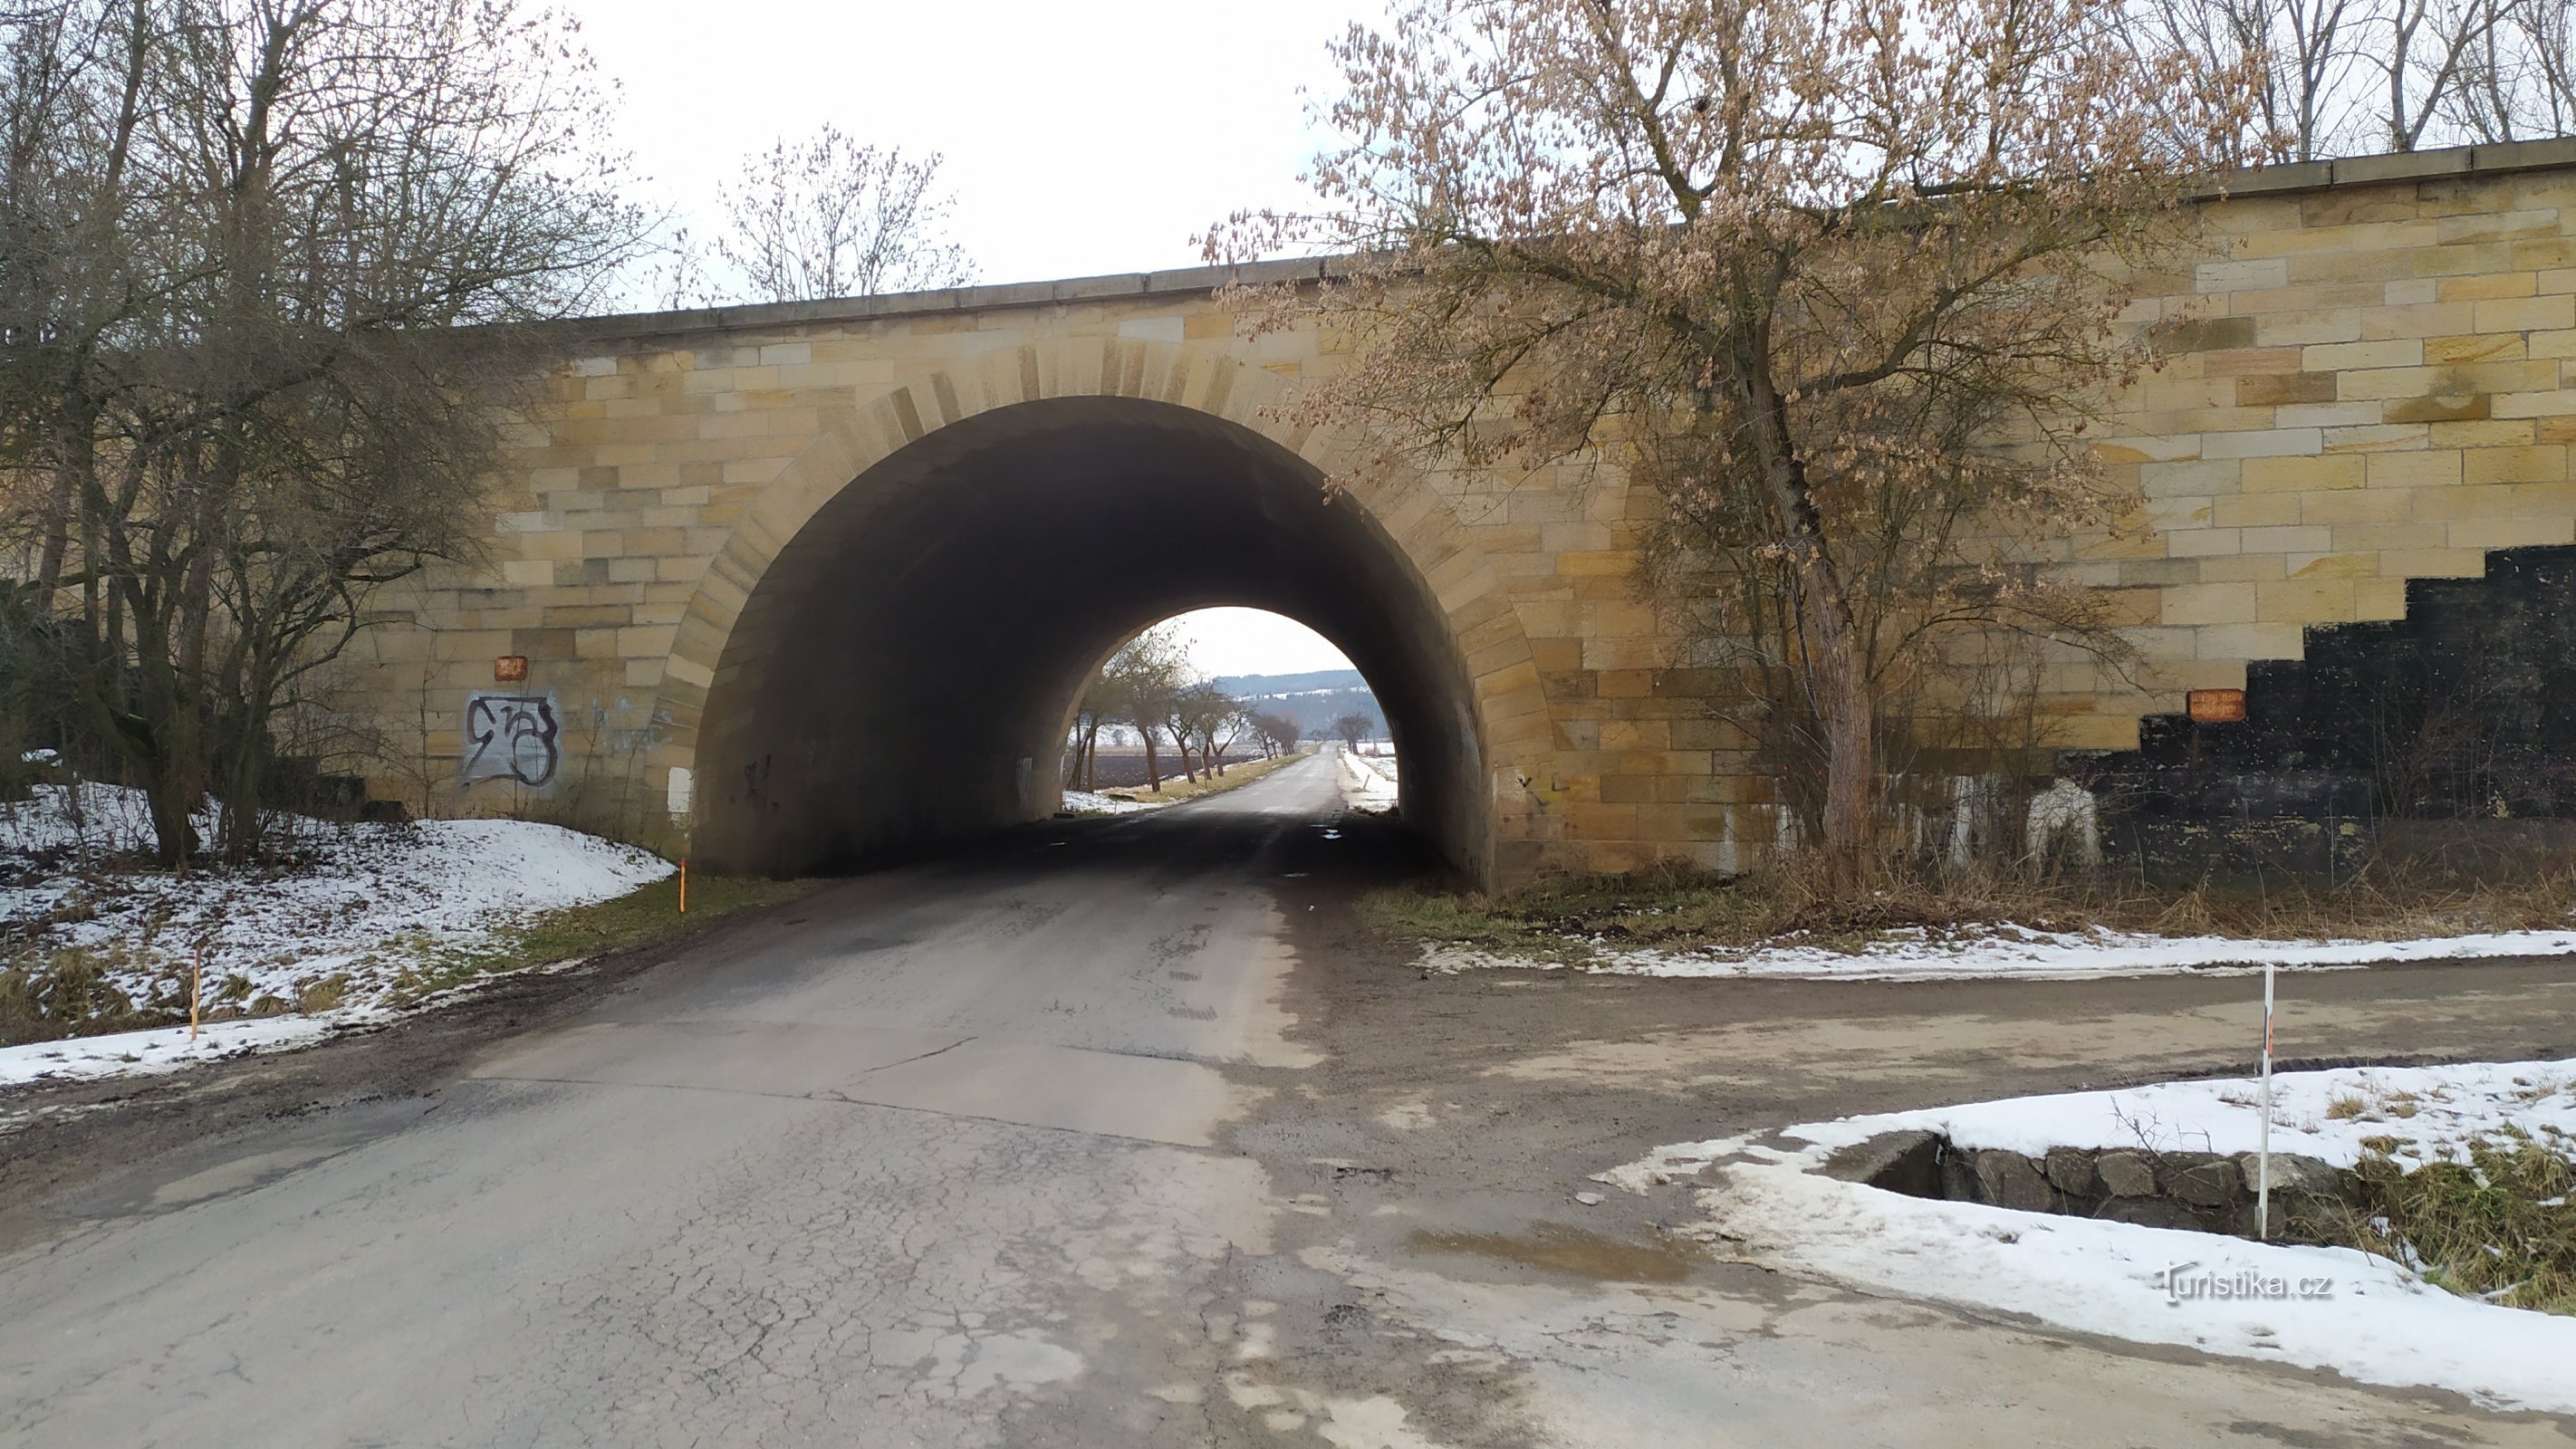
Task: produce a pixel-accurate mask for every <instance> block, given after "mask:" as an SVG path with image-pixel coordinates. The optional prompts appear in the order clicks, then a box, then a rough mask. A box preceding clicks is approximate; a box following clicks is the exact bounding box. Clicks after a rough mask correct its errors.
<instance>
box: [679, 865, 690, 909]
mask: <svg viewBox="0 0 2576 1449" xmlns="http://www.w3.org/2000/svg"><path fill="white" fill-rule="evenodd" d="M688 913H689V858H688V857H687V856H685V855H684V856H681V857H680V914H681V915H684V916H685V915H687V914H688Z"/></svg>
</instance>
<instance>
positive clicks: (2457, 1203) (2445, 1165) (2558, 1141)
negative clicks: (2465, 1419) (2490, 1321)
mask: <svg viewBox="0 0 2576 1449" xmlns="http://www.w3.org/2000/svg"><path fill="white" fill-rule="evenodd" d="M2354 1175H2355V1176H2356V1177H2357V1178H2358V1180H2359V1184H2360V1185H2359V1193H2358V1201H2357V1203H2356V1204H2355V1206H2354V1207H2353V1209H2352V1210H2351V1212H2350V1213H2349V1214H2348V1215H2346V1216H2345V1217H2343V1218H2342V1219H2341V1220H2340V1221H2338V1222H2335V1223H2332V1224H2325V1225H2321V1226H2322V1227H2324V1229H2325V1236H2327V1237H2328V1238H2329V1240H2331V1241H2334V1242H2337V1243H2341V1244H2344V1245H2347V1246H2350V1247H2355V1248H2360V1249H2362V1250H2364V1251H2365V1252H2371V1253H2377V1254H2380V1255H2381V1256H2383V1257H2388V1258H2394V1259H2396V1260H2397V1261H2398V1262H2401V1263H2404V1264H2406V1265H2407V1266H2408V1267H2410V1268H2413V1269H2415V1270H2416V1271H2417V1272H2419V1273H2421V1274H2422V1275H2423V1276H2424V1278H2425V1279H2426V1280H2427V1281H2429V1282H2432V1283H2435V1284H2437V1285H2439V1286H2441V1287H2443V1288H2447V1289H2449V1290H2451V1291H2452V1292H2454V1293H2458V1294H2462V1295H2464V1296H2467V1297H2472V1298H2483V1299H2485V1300H2487V1301H2488V1302H2491V1303H2501V1304H2504V1305H2505V1306H2507V1307H2510V1308H2532V1309H2538V1310H2539V1311H2541V1312H2544V1313H2568V1314H2576V1210H2571V1209H2570V1208H2569V1206H2568V1197H2569V1194H2570V1193H2571V1192H2576V1142H2571V1141H2569V1140H2568V1139H2566V1138H2564V1137H2560V1136H2554V1135H2552V1136H2548V1137H2545V1138H2543V1137H2533V1136H2531V1135H2529V1134H2527V1133H2524V1132H2521V1131H2519V1130H2516V1129H2514V1128H2511V1127H2508V1128H2506V1129H2505V1131H2504V1133H2503V1134H2502V1135H2500V1136H2498V1137H2493V1138H2489V1139H2487V1140H2485V1141H2481V1142H2473V1143H2471V1144H2469V1146H2468V1148H2467V1151H2466V1152H2465V1154H2463V1155H2462V1156H2460V1157H2457V1158H2454V1159H2453V1160H2450V1161H2446V1162H2428V1163H2425V1164H2423V1165H2422V1166H2419V1167H2414V1168H2412V1169H2411V1170H2410V1169H2409V1168H2408V1166H2407V1165H2406V1164H2404V1163H2401V1162H2399V1161H2397V1160H2396V1159H2395V1158H2393V1157H2391V1156H2389V1155H2388V1154H2387V1153H2386V1152H2380V1151H2373V1152H2366V1153H2364V1154H2363V1156H2362V1159H2361V1162H2360V1164H2359V1165H2358V1167H2357V1168H2356V1169H2355V1174H2354Z"/></svg>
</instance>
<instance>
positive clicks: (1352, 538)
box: [693, 397, 1490, 875]
mask: <svg viewBox="0 0 2576 1449" xmlns="http://www.w3.org/2000/svg"><path fill="white" fill-rule="evenodd" d="M1216 605H1241V606H1246V607H1251V608H1260V609H1268V610H1271V611H1273V612H1276V613H1279V614H1283V615H1286V616H1288V617H1290V618H1293V619H1296V620H1298V621H1299V622H1301V623H1304V624H1306V625H1307V626H1309V627H1311V628H1313V629H1315V630H1316V631H1317V632H1318V633H1321V634H1322V635H1324V636H1325V637H1326V638H1327V639H1329V640H1331V641H1332V642H1333V643H1334V644H1335V645H1336V646H1337V647H1339V648H1340V649H1341V650H1342V651H1343V653H1344V654H1346V655H1347V656H1349V658H1350V660H1351V662H1352V664H1353V665H1354V666H1355V667H1357V668H1358V669H1359V670H1360V672H1361V673H1362V674H1363V675H1364V676H1365V677H1366V678H1367V679H1368V681H1369V682H1370V684H1371V686H1372V687H1373V688H1374V689H1375V690H1376V692H1377V697H1378V702H1379V704H1380V706H1381V707H1382V708H1383V709H1384V711H1385V714H1386V718H1387V724H1388V727H1389V730H1390V732H1391V733H1392V734H1393V735H1394V738H1395V740H1396V747H1397V749H1398V751H1399V752H1400V753H1401V755H1402V757H1403V762H1404V770H1403V779H1402V782H1401V786H1400V788H1401V790H1402V799H1403V810H1404V815H1405V818H1406V819H1407V820H1408V821H1410V822H1413V823H1414V824H1415V825H1416V826H1417V828H1419V829H1421V830H1422V831H1423V832H1424V833H1425V835H1427V836H1428V837H1429V839H1430V840H1431V842H1432V844H1433V845H1434V846H1435V847H1437V848H1438V849H1439V850H1440V851H1441V853H1442V854H1443V855H1444V856H1446V857H1447V858H1448V860H1449V861H1450V862H1451V863H1452V864H1454V865H1456V866H1457V867H1459V868H1460V869H1462V870H1465V871H1467V872H1468V873H1470V874H1471V875H1472V874H1480V873H1481V872H1482V871H1483V869H1484V867H1485V865H1486V863H1487V859H1488V855H1489V851H1490V842H1489V841H1488V839H1487V830H1488V825H1487V819H1486V814H1485V811H1484V809H1483V801H1482V798H1481V795H1482V788H1481V787H1482V780H1483V777H1484V769H1483V764H1482V753H1483V752H1482V749H1481V746H1480V742H1479V738H1478V729H1477V715H1476V709H1475V704H1474V694H1473V689H1472V686H1471V684H1470V682H1469V678H1468V674H1467V669H1466V664H1465V661H1464V659H1463V658H1462V657H1461V655H1460V652H1459V650H1458V647H1457V644H1456V642H1455V640H1454V639H1453V638H1452V636H1451V634H1450V631H1449V627H1448V624H1447V620H1446V616H1445V615H1444V613H1443V611H1442V610H1441V609H1440V607H1439V605H1438V604H1437V602H1436V601H1435V600H1434V599H1433V597H1432V594H1431V591H1430V588H1429V586H1428V585H1427V584H1426V583H1425V582H1424V580H1423V578H1422V576H1421V574H1420V572H1419V571H1418V570H1417V569H1416V568H1415V567H1414V566H1413V564H1412V562H1411V561H1410V560H1409V559H1408V558H1407V557H1406V556H1405V554H1404V551H1403V550H1402V548H1401V547H1399V546H1398V545H1397V543H1396V542H1395V540H1393V539H1392V538H1390V537H1389V536H1388V535H1387V533H1386V531H1385V530H1384V529H1383V528H1381V527H1380V526H1379V525H1378V523H1377V522H1376V520H1375V519H1373V518H1371V517H1370V516H1369V515H1368V513H1367V511H1366V510H1365V509H1363V508H1362V507H1360V506H1359V505H1358V504H1357V503H1356V502H1355V501H1354V500H1352V499H1351V498H1349V497H1348V496H1338V497H1328V496H1327V495H1326V493H1325V491H1324V487H1323V479H1322V476H1321V475H1320V474H1319V473H1318V472H1317V470H1316V469H1315V468H1314V466H1313V465H1312V464H1310V463H1308V462H1306V461H1305V460H1304V459H1301V458H1299V457H1297V456H1295V455H1293V454H1291V453H1289V452H1288V451H1287V450H1286V449H1284V448H1282V447H1280V446H1279V445H1278V444H1277V443H1275V442H1272V441H1271V440H1269V439H1267V438H1264V437H1262V436H1261V435H1260V434H1258V433H1255V432H1253V431H1251V430H1249V429H1247V428H1244V427H1242V426H1240V425H1238V424H1235V423H1231V422H1228V421H1225V420H1224V419H1221V418H1217V417H1214V416H1211V415H1209V414H1206V413H1203V412H1199V411H1197V410H1195V409H1191V408H1186V407H1181V406H1177V405H1174V404H1169V403H1160V402H1151V401H1145V400H1141V399H1135V398H1122V397H1103V398H1059V399H1049V400H1044V401H1038V402H1027V403H1019V404H1014V405H1011V406H1008V407H1003V408H997V409H993V410H991V411H988V412H984V413H979V414H976V415H975V416H972V417H969V418H966V419H963V420H961V421H958V422H955V423H951V424H949V425H948V426H946V427H942V428H940V429H937V430H936V431H933V432H931V433H929V434H926V435H924V436H923V437H921V438H919V439H917V440H915V441H914V442H912V443H910V444H908V445H907V446H905V447H903V448H901V449H899V450H897V451H896V452H894V453H893V454H891V455H889V456H887V457H886V458H884V459H882V460H881V461H879V462H878V463H876V464H875V465H874V466H872V467H870V468H868V469H867V470H865V471H864V472H863V473H861V474H860V475H859V476H858V477H857V478H856V479H855V480H853V481H852V482H851V483H850V484H849V485H848V486H846V487H844V488H842V489H841V490H840V491H839V492H838V493H837V494H835V495H834V496H833V497H832V498H831V499H830V500H829V501H827V502H826V503H824V504H823V505H822V507H821V508H819V509H818V510H817V511H816V512H815V514H814V515H813V517H812V518H811V519H809V520H808V521H807V522H806V523H805V525H804V526H803V527H802V528H801V529H799V530H798V531H797V533H796V535H795V536H794V537H793V538H792V539H790V540H789V541H788V542H787V543H786V544H785V546H783V547H782V548H781V549H780V551H779V553H778V555H777V557H776V558H775V559H774V560H773V561H772V562H771V564H770V566H769V567H768V569H767V570H766V571H764V572H763V574H762V576H761V578H760V579H759V581H758V582H757V583H756V584H755V585H754V586H753V588H752V591H751V597H750V599H749V600H748V601H747V602H746V603H745V605H744V607H743V610H742V613H741V615H740V617H739V619H738V620H737V621H736V623H735V626H734V629H733V631H732V633H731V635H730V636H729V637H728V639H727V641H726V644H725V648H724V652H723V654H722V656H721V658H720V660H719V662H718V666H717V670H716V678H715V683H714V685H713V687H712V688H711V689H710V691H709V693H708V698H707V708H706V714H705V718H704V723H703V725H702V728H701V730H700V734H699V740H698V750H697V760H698V774H697V781H698V785H697V788H698V803H697V809H698V812H699V814H698V821H697V830H696V838H695V843H694V846H693V850H694V853H695V854H696V855H697V857H698V859H699V860H700V862H701V863H702V864H703V865H705V866H706V867H707V868H710V869H716V870H725V871H738V872H745V873H760V874H769V875H789V874H804V873H825V872H836V871H848V870H855V869H862V868H865V867H867V866H870V865H875V864H881V863H885V862H889V861H893V860H899V859H903V858H906V857H910V856H916V855H919V854H922V853H925V852H928V851H931V850H935V849H937V848H940V847H942V846H946V845H951V844H955V843H958V842H961V841H964V840H968V839H971V838H973V837H975V836H978V835H981V834H985V833H988V832H990V831H993V830H995V829H999V828H1002V827H1005V826H1008V825H1013V824H1018V823H1021V822H1024V821H1028V820H1032V819H1038V818H1042V817H1044V816H1045V815H1046V814H1048V813H1049V812H1051V811H1052V810H1054V809H1055V808H1056V806H1057V804H1058V803H1059V800H1060V795H1059V791H1058V783H1059V782H1058V778H1057V767H1058V759H1059V755H1060V752H1061V749H1062V742H1063V736H1064V728H1065V724H1066V720H1067V718H1068V715H1069V712H1070V710H1071V708H1072V705H1073V703H1074V701H1075V699H1076V697H1077V695H1078V694H1079V692H1080V690H1081V687H1082V685H1083V682H1084V681H1085V680H1086V679H1087V678H1088V677H1089V675H1090V673H1091V671H1092V670H1094V669H1095V668H1097V667H1098V665H1099V663H1100V661H1101V660H1102V659H1104V658H1106V657H1107V656H1108V655H1109V654H1110V653H1111V652H1112V651H1113V650H1114V649H1115V648H1116V647H1117V646H1118V645H1119V644H1120V643H1121V642H1123V641H1124V640H1126V639H1127V638H1129V637H1131V636H1132V635H1134V634H1135V633H1136V632H1137V631H1138V630H1140V629H1142V628H1144V627H1146V626H1148V625H1151V624H1153V623H1155V622H1157V621H1158V620H1161V619H1164V618H1168V617H1170V616H1171V615H1174V614H1178V613H1182V612H1186V611H1188V610H1191V609H1197V608H1205V607H1212V606H1216ZM1023 761H1026V762H1027V763H1026V764H1023V763H1022V762H1023Z"/></svg>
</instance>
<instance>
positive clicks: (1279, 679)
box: [1216, 669, 1368, 699]
mask: <svg viewBox="0 0 2576 1449" xmlns="http://www.w3.org/2000/svg"><path fill="white" fill-rule="evenodd" d="M1216 687H1217V688H1219V689H1222V690H1224V691H1225V692H1226V693H1228V694H1230V695H1233V696H1234V697H1235V698H1237V699H1251V698H1254V697H1255V696H1260V697H1265V698H1266V697H1268V696H1270V695H1274V694H1298V693H1304V692H1309V691H1313V690H1318V689H1356V690H1360V691H1362V692H1366V690H1367V689H1368V681H1367V680H1365V679H1362V678H1360V672H1359V671H1358V670H1356V669H1310V670H1308V671H1306V672H1305V673H1303V674H1229V675H1225V676H1223V677H1221V678H1219V679H1218V680H1217V681H1216Z"/></svg>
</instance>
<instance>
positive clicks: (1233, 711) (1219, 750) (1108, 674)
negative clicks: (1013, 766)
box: [1064, 624, 1305, 792]
mask: <svg viewBox="0 0 2576 1449" xmlns="http://www.w3.org/2000/svg"><path fill="white" fill-rule="evenodd" d="M1119 727H1123V728H1126V729H1132V730H1134V731H1135V732H1136V735H1137V738H1138V740H1139V741H1140V742H1141V743H1142V744H1143V745H1144V748H1145V778H1146V784H1147V787H1148V788H1150V789H1152V790H1155V791H1157V792H1159V791H1160V790H1161V789H1162V788H1163V768H1162V754H1161V752H1162V747H1163V746H1164V745H1166V744H1169V745H1170V746H1171V747H1172V749H1173V752H1174V753H1175V754H1177V755H1178V756H1179V758H1180V765H1181V774H1182V775H1183V776H1184V777H1186V778H1187V779H1189V780H1192V781H1196V780H1198V779H1199V778H1200V777H1201V776H1202V775H1207V776H1217V775H1223V774H1224V773H1225V770H1226V755H1227V753H1228V751H1230V750H1231V749H1232V748H1233V747H1234V746H1235V745H1236V744H1237V743H1239V742H1241V741H1243V740H1245V739H1250V740H1252V741H1253V742H1254V743H1256V744H1258V745H1259V746H1260V748H1261V751H1262V753H1263V754H1264V755H1265V756H1269V757H1273V758H1275V757H1277V756H1279V755H1283V754H1288V753H1291V752H1293V751H1295V750H1296V748H1297V746H1298V743H1299V742H1300V741H1301V740H1302V739H1303V738H1304V735H1305V731H1304V728H1303V727H1302V726H1301V725H1299V724H1298V723H1297V721H1295V720H1293V719H1290V718H1287V717H1285V716H1283V715H1279V714H1275V713H1268V712H1264V711H1259V710H1254V709H1251V708H1249V707H1247V706H1246V705H1245V704H1244V703H1243V701H1241V700H1239V699H1236V698H1234V697H1232V696H1231V695H1228V694H1227V693H1226V692H1225V691H1224V690H1222V689H1220V688H1219V687H1218V686H1217V685H1216V683H1215V682H1214V681H1212V680H1206V679H1200V678H1198V677H1197V676H1196V673H1195V671H1194V670H1193V669H1192V667H1191V664H1190V659H1189V645H1188V643H1187V641H1186V640H1184V639H1183V638H1182V637H1181V635H1180V632H1179V630H1178V629H1177V628H1175V627H1174V626H1172V625H1169V624H1166V625H1162V626H1159V627H1157V628H1153V629H1148V630H1146V631H1145V632H1144V633H1142V634H1139V635H1137V636H1136V637H1135V638H1133V639H1131V640H1129V641H1127V643H1125V644H1123V645H1121V646H1120V647H1119V649H1118V652H1117V653H1115V654H1113V655H1111V656H1110V657H1109V662H1108V663H1106V664H1104V665H1102V666H1101V667H1100V671H1099V672H1098V673H1097V674H1095V675H1093V676H1092V680H1091V683H1090V684H1089V685H1087V686H1086V687H1085V688H1084V690H1083V692H1082V699H1081V701H1080V702H1079V703H1078V704H1077V705H1076V707H1075V711H1074V723H1073V734H1072V738H1071V739H1070V740H1069V741H1068V742H1067V745H1066V750H1065V767H1064V784H1065V788H1067V789H1070V790H1091V789H1096V788H1097V787H1098V785H1099V759H1100V736H1101V734H1102V732H1103V731H1104V730H1107V729H1112V728H1119Z"/></svg>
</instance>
